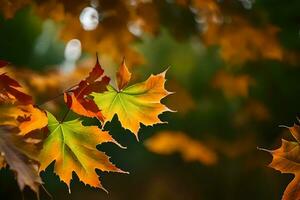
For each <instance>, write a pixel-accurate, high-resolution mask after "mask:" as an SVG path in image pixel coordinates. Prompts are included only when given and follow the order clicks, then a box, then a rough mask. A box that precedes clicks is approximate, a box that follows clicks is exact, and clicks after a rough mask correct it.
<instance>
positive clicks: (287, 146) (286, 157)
mask: <svg viewBox="0 0 300 200" xmlns="http://www.w3.org/2000/svg"><path fill="white" fill-rule="evenodd" d="M288 129H289V130H290V132H291V134H292V135H293V137H294V138H295V139H296V141H295V142H294V141H287V140H284V139H282V144H281V147H280V148H278V149H276V150H266V149H261V148H259V149H260V150H264V151H267V152H269V153H271V154H272V156H273V160H272V162H271V163H270V164H269V166H270V167H272V168H274V169H276V170H279V171H280V172H281V173H291V174H294V175H295V177H294V179H293V180H292V181H291V182H290V183H289V185H288V186H287V188H286V189H285V191H284V194H283V197H282V199H283V200H294V199H300V184H299V183H300V160H299V158H300V157H299V155H300V126H299V125H297V124H294V126H292V127H288Z"/></svg>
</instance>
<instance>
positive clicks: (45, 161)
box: [39, 112, 126, 191]
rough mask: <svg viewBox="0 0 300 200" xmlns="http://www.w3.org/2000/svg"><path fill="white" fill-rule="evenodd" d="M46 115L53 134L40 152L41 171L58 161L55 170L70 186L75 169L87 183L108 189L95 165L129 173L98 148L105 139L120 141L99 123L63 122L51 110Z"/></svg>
mask: <svg viewBox="0 0 300 200" xmlns="http://www.w3.org/2000/svg"><path fill="white" fill-rule="evenodd" d="M47 115H48V120H49V123H48V129H49V131H50V135H49V136H48V137H47V138H46V139H45V140H44V143H43V148H42V150H41V152H40V155H39V161H40V163H41V166H40V171H43V170H45V169H46V167H47V166H48V165H49V164H51V163H52V162H53V161H55V165H54V172H55V173H56V174H57V175H58V176H59V177H60V179H61V180H62V181H63V182H65V183H66V184H67V186H68V187H69V188H70V182H71V179H72V172H73V171H74V172H75V173H76V174H77V176H78V178H79V179H80V180H81V181H82V182H84V183H85V184H88V185H90V186H92V187H98V188H102V189H103V190H105V189H104V188H103V187H102V185H101V182H100V181H99V178H98V175H97V174H96V171H95V170H96V169H100V170H101V171H106V172H120V173H126V172H124V171H122V170H120V169H118V168H117V167H116V166H115V165H114V164H112V163H111V162H110V160H109V157H108V156H107V155H106V154H105V153H103V152H101V151H98V150H97V148H96V146H97V145H98V144H102V143H105V142H112V143H115V144H117V145H119V144H118V143H117V142H116V141H115V140H114V139H113V138H112V137H111V136H110V135H109V133H108V132H107V131H101V130H100V129H99V128H98V127H96V126H83V125H82V124H81V121H80V120H79V119H76V120H72V121H68V122H63V123H60V122H58V121H57V120H56V118H55V117H54V116H53V115H52V114H51V113H49V112H48V113H47ZM119 146H120V147H122V146H121V145H119ZM105 191H106V190H105Z"/></svg>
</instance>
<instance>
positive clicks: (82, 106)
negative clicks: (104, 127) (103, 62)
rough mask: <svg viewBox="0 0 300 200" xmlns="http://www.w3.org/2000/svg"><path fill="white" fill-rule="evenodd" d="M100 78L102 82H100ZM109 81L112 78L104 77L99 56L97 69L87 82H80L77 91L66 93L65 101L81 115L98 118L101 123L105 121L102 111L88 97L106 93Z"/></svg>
mask: <svg viewBox="0 0 300 200" xmlns="http://www.w3.org/2000/svg"><path fill="white" fill-rule="evenodd" d="M100 78H101V80H99V79H100ZM109 81H110V78H109V77H107V76H105V75H104V70H103V69H102V68H101V66H100V64H99V61H98V56H97V61H96V64H95V67H94V68H93V70H92V71H91V72H90V74H89V76H88V77H87V78H86V79H85V80H82V81H80V83H79V84H78V85H77V87H76V88H75V89H72V90H69V91H67V92H65V93H64V100H65V102H66V104H67V106H68V107H69V108H70V109H71V110H72V111H74V112H75V113H77V114H79V115H83V116H86V117H96V118H98V119H99V120H100V121H104V117H103V115H102V113H101V111H100V109H99V108H98V106H97V105H96V104H95V102H94V101H93V100H92V99H90V98H89V97H88V95H89V94H91V93H92V92H103V91H105V90H106V86H107V85H108V83H109ZM69 93H71V94H69Z"/></svg>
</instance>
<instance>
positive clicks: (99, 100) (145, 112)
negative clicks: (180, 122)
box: [92, 65, 171, 139]
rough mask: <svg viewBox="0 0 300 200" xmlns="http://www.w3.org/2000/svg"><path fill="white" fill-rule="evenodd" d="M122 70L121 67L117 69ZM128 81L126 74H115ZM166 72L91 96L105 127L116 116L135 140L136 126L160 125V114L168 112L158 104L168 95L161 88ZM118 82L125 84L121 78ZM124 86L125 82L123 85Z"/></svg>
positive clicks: (136, 134) (109, 87)
mask: <svg viewBox="0 0 300 200" xmlns="http://www.w3.org/2000/svg"><path fill="white" fill-rule="evenodd" d="M122 68H126V66H125V65H123V66H122V67H121V70H123V69H122ZM119 74H121V76H126V78H128V73H119ZM165 74H166V71H164V72H162V73H160V74H158V75H151V76H150V77H149V78H148V79H147V80H146V81H144V82H142V83H137V84H135V85H132V86H129V87H126V88H123V89H122V90H118V89H115V88H113V87H112V86H111V85H109V86H108V88H107V90H108V91H106V92H104V93H92V96H93V97H94V101H95V102H96V104H97V105H98V107H99V108H100V110H101V111H102V113H103V115H104V117H105V123H106V122H108V121H111V120H112V118H113V117H114V115H115V114H116V115H117V116H118V119H119V121H120V123H121V125H122V126H123V127H124V128H125V129H128V130H130V131H131V132H132V133H134V134H135V136H136V138H137V139H138V131H139V129H140V124H144V125H146V126H150V125H154V124H157V123H163V122H162V121H161V120H160V119H159V118H158V115H160V114H161V113H163V112H166V111H171V110H170V109H169V108H167V107H166V106H165V105H163V104H161V102H160V101H161V99H163V98H164V97H166V96H168V95H169V94H171V93H170V92H168V91H167V90H166V89H165V88H164V84H165V81H166V79H165ZM117 80H118V81H119V82H118V85H122V84H120V83H121V82H120V81H123V80H128V79H125V77H123V78H119V79H117ZM126 82H127V81H126Z"/></svg>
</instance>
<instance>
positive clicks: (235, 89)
mask: <svg viewBox="0 0 300 200" xmlns="http://www.w3.org/2000/svg"><path fill="white" fill-rule="evenodd" d="M252 82H253V81H252V79H251V78H250V76H249V75H246V74H244V75H232V74H229V73H227V72H225V71H219V72H218V73H217V74H216V76H215V78H214V80H213V87H215V88H219V89H221V90H222V91H223V93H224V95H225V96H226V97H228V98H232V97H238V96H241V97H247V96H248V91H249V86H250V84H251V83H252Z"/></svg>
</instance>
